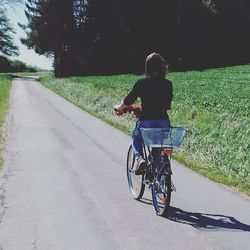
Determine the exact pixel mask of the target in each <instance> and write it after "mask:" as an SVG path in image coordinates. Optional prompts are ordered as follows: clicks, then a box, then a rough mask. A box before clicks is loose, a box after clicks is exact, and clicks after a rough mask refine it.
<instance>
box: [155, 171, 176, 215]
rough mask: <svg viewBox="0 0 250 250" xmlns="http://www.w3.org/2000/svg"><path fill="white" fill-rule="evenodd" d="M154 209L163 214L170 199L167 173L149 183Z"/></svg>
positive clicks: (168, 175)
mask: <svg viewBox="0 0 250 250" xmlns="http://www.w3.org/2000/svg"><path fill="white" fill-rule="evenodd" d="M151 192H152V200H153V204H154V209H155V211H156V213H157V214H158V215H165V214H166V213H167V210H168V207H169V205H170V200H171V175H170V174H167V175H164V176H162V177H161V178H160V180H159V181H154V182H153V183H152V185H151Z"/></svg>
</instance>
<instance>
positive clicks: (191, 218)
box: [164, 207, 250, 232]
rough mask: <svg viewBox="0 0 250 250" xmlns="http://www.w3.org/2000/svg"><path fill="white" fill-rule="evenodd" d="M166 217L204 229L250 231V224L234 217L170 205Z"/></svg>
mask: <svg viewBox="0 0 250 250" xmlns="http://www.w3.org/2000/svg"><path fill="white" fill-rule="evenodd" d="M164 218H166V219H169V220H171V221H175V222H178V223H182V224H187V225H190V226H192V227H194V228H196V229H199V230H202V231H223V232H225V231H236V232H239V231H241V232H242V231H244V232H250V225H247V224H244V223H241V222H240V221H238V220H236V219H235V218H234V217H231V216H226V215H220V214H206V213H193V212H187V211H184V210H181V209H180V208H176V207H170V208H169V211H168V213H167V215H165V216H164Z"/></svg>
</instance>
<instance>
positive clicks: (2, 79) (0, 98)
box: [0, 74, 11, 170]
mask: <svg viewBox="0 0 250 250" xmlns="http://www.w3.org/2000/svg"><path fill="white" fill-rule="evenodd" d="M10 88H11V79H10V78H9V77H7V76H5V75H3V74H0V170H1V167H2V165H3V143H4V139H5V137H4V133H3V125H4V122H5V117H6V114H7V110H8V107H9V93H10Z"/></svg>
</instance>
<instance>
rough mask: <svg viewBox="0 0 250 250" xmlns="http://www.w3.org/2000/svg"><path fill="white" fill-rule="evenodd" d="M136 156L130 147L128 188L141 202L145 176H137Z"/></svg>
mask: <svg viewBox="0 0 250 250" xmlns="http://www.w3.org/2000/svg"><path fill="white" fill-rule="evenodd" d="M134 167H135V156H134V153H133V149H132V146H131V145H130V147H129V149H128V155H127V179H128V186H129V189H130V192H131V193H132V196H133V198H134V199H135V200H140V199H141V198H142V196H143V194H144V190H145V184H144V181H143V180H144V175H135V172H134V171H135V169H134Z"/></svg>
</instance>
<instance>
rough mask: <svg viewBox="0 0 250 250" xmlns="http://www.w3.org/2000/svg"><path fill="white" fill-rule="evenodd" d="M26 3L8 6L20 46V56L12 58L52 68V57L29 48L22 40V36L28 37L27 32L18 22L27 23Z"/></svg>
mask: <svg viewBox="0 0 250 250" xmlns="http://www.w3.org/2000/svg"><path fill="white" fill-rule="evenodd" d="M24 8H25V6H24V4H13V5H12V7H8V10H7V13H8V17H9V19H10V22H11V24H12V26H13V28H14V29H15V31H16V34H15V35H13V38H14V43H15V45H17V46H18V47H19V53H20V55H19V56H17V57H16V56H15V57H10V58H11V59H18V60H20V61H23V62H24V63H26V64H27V65H31V66H37V67H39V68H41V69H52V61H53V60H52V59H51V58H46V57H45V56H41V55H38V54H36V53H35V51H33V50H28V49H27V47H26V46H24V45H23V44H22V43H21V42H20V38H23V37H26V36H25V32H24V31H23V30H22V29H21V28H20V27H19V26H18V22H20V23H21V24H27V19H26V16H25V14H24Z"/></svg>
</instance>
